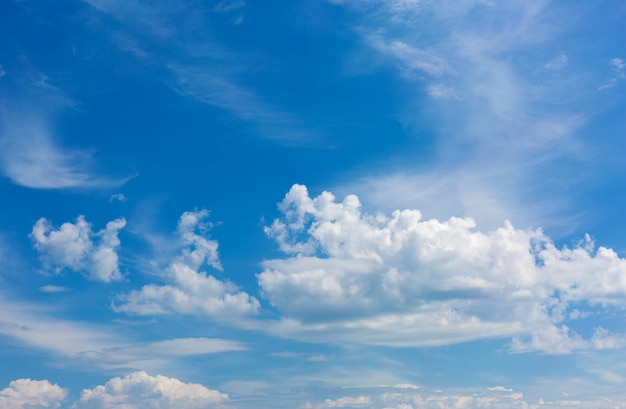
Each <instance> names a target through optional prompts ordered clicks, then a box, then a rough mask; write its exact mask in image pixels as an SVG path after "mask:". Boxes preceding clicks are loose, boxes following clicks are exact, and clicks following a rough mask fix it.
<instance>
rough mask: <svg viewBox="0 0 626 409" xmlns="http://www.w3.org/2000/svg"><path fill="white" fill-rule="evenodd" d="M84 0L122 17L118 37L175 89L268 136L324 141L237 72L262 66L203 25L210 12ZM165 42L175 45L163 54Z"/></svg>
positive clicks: (241, 5)
mask: <svg viewBox="0 0 626 409" xmlns="http://www.w3.org/2000/svg"><path fill="white" fill-rule="evenodd" d="M84 2H85V3H87V4H90V5H92V6H93V7H95V8H97V9H98V10H100V11H101V12H103V13H106V14H108V15H110V16H112V17H114V18H115V19H117V20H118V21H119V22H121V23H122V24H123V27H125V29H123V30H121V31H122V32H123V33H122V34H120V36H121V37H120V38H123V40H119V41H118V45H119V46H120V48H122V49H127V50H132V51H133V52H134V53H135V54H136V55H137V56H139V58H141V59H142V61H143V62H144V63H147V64H149V65H151V66H154V67H158V68H159V69H161V70H162V72H163V75H162V78H163V83H164V84H165V85H166V86H168V87H170V88H171V89H172V90H173V91H174V92H177V93H178V94H180V95H182V96H185V97H187V98H192V99H194V100H196V101H198V102H201V103H204V104H208V105H212V106H215V107H219V108H221V109H223V110H224V111H226V112H228V113H230V114H232V115H233V116H234V117H235V118H236V119H238V120H240V121H241V122H242V123H243V124H244V125H247V126H248V127H249V128H250V129H252V130H254V131H255V132H256V133H258V134H259V135H261V136H262V137H264V138H267V139H270V140H274V141H276V142H278V143H281V144H284V145H288V146H311V145H313V146H318V145H320V139H322V135H321V134H320V132H316V131H313V130H312V128H313V126H312V125H311V124H310V123H308V122H307V121H306V120H304V119H302V118H300V117H299V115H298V114H296V113H293V112H290V111H289V110H287V109H284V108H282V107H280V106H279V105H277V104H276V103H273V102H271V96H269V95H263V94H261V93H259V92H258V91H256V90H254V89H252V88H251V87H248V86H245V85H243V82H242V81H240V80H239V78H238V74H240V73H242V72H246V71H248V70H254V69H258V67H253V66H251V64H250V63H248V62H246V59H247V58H248V57H249V56H246V55H241V54H237V53H236V52H235V51H232V50H227V49H224V47H223V46H222V45H221V44H220V43H219V42H218V41H217V40H216V39H215V36H214V35H212V34H211V32H210V30H202V29H198V27H202V26H210V16H208V15H207V16H204V17H202V16H200V15H198V14H197V13H196V10H195V9H194V8H193V6H190V5H189V4H186V3H179V4H177V6H175V7H174V6H171V5H170V6H159V5H153V6H151V7H146V6H145V5H143V4H142V3H141V2H137V1H119V0H110V1H109V0H107V1H102V0H84ZM245 7H246V4H245V2H244V1H239V0H235V1H221V2H217V4H216V5H215V6H214V7H213V9H212V10H213V12H214V13H218V14H221V13H225V12H232V11H235V10H236V11H243V10H245ZM173 19H177V20H178V21H180V20H193V21H195V23H196V26H194V27H196V30H194V31H193V32H188V31H187V28H186V27H184V26H181V25H178V24H175V22H173V21H172V20H173ZM236 23H241V18H239V19H237V20H236ZM114 42H115V41H114ZM129 44H130V45H129ZM163 44H167V45H168V50H170V51H171V50H175V51H174V52H172V53H169V54H164V53H163V52H162V50H161V49H162V48H163Z"/></svg>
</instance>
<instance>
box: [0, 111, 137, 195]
mask: <svg viewBox="0 0 626 409" xmlns="http://www.w3.org/2000/svg"><path fill="white" fill-rule="evenodd" d="M2 121H3V126H2V127H1V128H0V172H2V173H3V174H4V175H5V176H6V177H7V178H9V179H10V180H11V181H12V182H13V183H15V184H16V185H20V186H24V187H28V188H32V189H63V188H102V187H113V186H120V185H122V184H124V183H126V182H127V181H128V179H129V178H124V179H117V180H114V179H108V178H106V177H101V176H98V175H96V174H94V173H93V172H92V170H91V168H92V167H93V166H92V165H93V160H92V154H91V152H89V151H85V150H68V149H63V148H61V147H60V146H58V145H57V144H56V143H55V142H54V140H53V138H52V136H51V135H50V133H49V131H48V126H47V124H46V123H45V121H42V120H40V119H38V118H36V117H33V116H32V115H26V116H18V117H11V116H8V115H5V116H3V117H2Z"/></svg>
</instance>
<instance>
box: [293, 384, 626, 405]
mask: <svg viewBox="0 0 626 409" xmlns="http://www.w3.org/2000/svg"><path fill="white" fill-rule="evenodd" d="M624 403H625V402H624V401H615V400H612V399H608V398H604V397H601V398H596V399H593V398H592V399H587V400H578V399H571V398H570V399H567V398H564V399H556V400H544V399H541V398H539V399H529V398H526V397H525V396H524V394H523V393H521V392H517V391H514V390H513V389H510V388H505V387H502V386H495V387H491V388H486V389H480V390H473V391H472V390H464V391H458V392H454V391H441V390H438V391H432V390H402V389H398V388H378V390H372V394H371V395H368V396H365V395H355V396H343V397H340V398H337V399H326V400H325V401H324V402H323V403H313V402H307V403H306V404H304V405H302V406H301V409H328V408H337V407H342V408H360V409H375V408H385V409H471V408H483V409H509V408H519V409H527V408H534V409H557V408H558V409H578V408H598V409H610V408H621V407H623V405H624Z"/></svg>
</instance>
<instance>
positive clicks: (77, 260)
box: [30, 216, 126, 282]
mask: <svg viewBox="0 0 626 409" xmlns="http://www.w3.org/2000/svg"><path fill="white" fill-rule="evenodd" d="M124 226H126V220H125V219H124V218H119V219H115V220H113V221H110V222H108V223H107V225H106V228H104V229H103V230H100V231H99V232H97V233H94V232H93V230H92V226H91V224H90V223H88V222H87V220H85V217H84V216H78V218H77V219H76V223H69V222H68V223H63V224H62V225H61V227H60V228H59V229H55V228H54V227H53V226H52V225H51V223H50V222H49V221H48V220H46V219H45V218H41V219H39V220H38V221H37V223H35V225H34V226H33V231H32V232H31V234H30V237H31V239H32V240H33V242H34V246H35V248H36V249H37V251H39V253H40V257H41V260H42V262H43V263H44V265H45V266H46V267H47V268H50V269H53V270H54V271H56V272H60V271H61V270H63V269H69V270H72V271H77V272H81V273H84V274H85V275H86V276H87V277H88V278H89V279H91V280H94V281H102V282H111V281H116V280H120V279H121V278H122V274H121V273H120V269H119V257H118V255H117V249H118V248H119V246H120V240H119V237H118V234H119V231H120V230H121V229H123V228H124Z"/></svg>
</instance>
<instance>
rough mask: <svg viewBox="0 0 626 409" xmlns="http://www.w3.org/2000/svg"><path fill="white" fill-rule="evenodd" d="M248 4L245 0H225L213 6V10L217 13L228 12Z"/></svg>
mask: <svg viewBox="0 0 626 409" xmlns="http://www.w3.org/2000/svg"><path fill="white" fill-rule="evenodd" d="M245 5H246V2H245V1H243V0H224V1H220V2H219V3H218V4H217V5H216V6H215V7H213V11H214V12H216V13H226V12H229V11H232V10H237V9H240V8H242V7H244V6H245Z"/></svg>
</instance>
